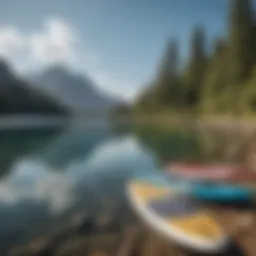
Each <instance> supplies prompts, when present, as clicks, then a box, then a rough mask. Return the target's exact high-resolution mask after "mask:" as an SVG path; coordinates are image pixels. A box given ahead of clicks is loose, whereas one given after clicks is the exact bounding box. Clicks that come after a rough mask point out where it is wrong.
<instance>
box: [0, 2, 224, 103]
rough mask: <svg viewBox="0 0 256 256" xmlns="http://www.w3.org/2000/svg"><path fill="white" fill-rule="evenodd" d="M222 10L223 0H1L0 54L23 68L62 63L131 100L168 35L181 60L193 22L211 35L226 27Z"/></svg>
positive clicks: (145, 80) (149, 74)
mask: <svg viewBox="0 0 256 256" xmlns="http://www.w3.org/2000/svg"><path fill="white" fill-rule="evenodd" d="M227 10H228V0H1V1H0V56H1V57H3V58H5V59H7V60H8V61H10V63H11V64H12V65H13V66H14V68H15V69H16V70H17V71H18V72H20V73H25V74H32V73H34V72H39V71H40V70H43V69H44V68H45V67H47V66H48V65H51V64H56V63H65V65H67V66H69V68H70V69H72V70H75V71H77V72H80V73H82V74H85V75H87V76H89V77H90V78H91V79H92V80H93V81H95V84H96V86H97V87H99V88H101V89H102V90H104V91H106V92H109V93H112V94H114V95H118V96H120V97H124V98H126V99H127V100H132V99H134V98H135V97H136V96H137V95H138V93H139V92H140V91H141V90H143V88H144V87H145V86H146V85H147V83H148V81H150V80H151V79H152V78H153V76H154V75H155V73H156V69H157V66H158V65H159V61H160V60H161V56H162V55H163V51H164V47H165V45H166V42H167V40H168V39H169V38H170V37H176V38H177V39H178V40H179V47H180V55H181V59H182V61H183V62H184V61H185V60H186V59H187V57H188V49H189V48H188V47H189V40H190V38H191V30H192V28H193V27H194V26H195V25H198V24H203V25H204V26H205V28H206V30H207V34H206V36H207V40H208V42H211V41H212V40H213V39H214V38H215V37H216V36H219V35H221V34H223V33H224V32H225V30H226V24H227V23H226V21H227ZM209 45H210V44H209V43H208V46H209Z"/></svg>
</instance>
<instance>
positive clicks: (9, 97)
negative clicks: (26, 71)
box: [0, 60, 68, 115]
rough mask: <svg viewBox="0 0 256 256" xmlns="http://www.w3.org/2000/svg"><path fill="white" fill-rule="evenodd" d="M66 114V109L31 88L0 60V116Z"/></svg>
mask: <svg viewBox="0 0 256 256" xmlns="http://www.w3.org/2000/svg"><path fill="white" fill-rule="evenodd" d="M67 113H68V111H67V109H66V107H64V106H63V105H61V104H59V103H58V102H57V101H55V100H54V99H53V98H51V97H50V96H49V95H46V94H44V93H42V92H40V91H38V90H36V88H33V87H32V86H31V85H29V83H28V82H27V81H25V80H24V79H21V78H19V77H18V76H17V75H16V74H15V72H14V71H13V70H12V68H11V66H10V65H9V64H8V63H7V62H6V61H5V60H0V115H12V114H22V115H23V114H33V115H34V114H36V115H39V114H40V115H41V114H43V115H45V114H47V115H48V114H50V115H52V114H54V115H55V114H57V115H63V114H67Z"/></svg>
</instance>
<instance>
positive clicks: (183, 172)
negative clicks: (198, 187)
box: [165, 162, 256, 182]
mask: <svg viewBox="0 0 256 256" xmlns="http://www.w3.org/2000/svg"><path fill="white" fill-rule="evenodd" d="M165 169H166V170H167V171H168V172H170V173H172V174H174V175H177V176H179V177H182V178H186V179H194V180H206V181H207V180H208V181H224V182H256V173H253V172H250V171H249V170H248V169H247V168H246V167H245V166H243V165H239V164H200V163H182V162H181V163H175V162H174V163H169V164H167V165H166V168H165Z"/></svg>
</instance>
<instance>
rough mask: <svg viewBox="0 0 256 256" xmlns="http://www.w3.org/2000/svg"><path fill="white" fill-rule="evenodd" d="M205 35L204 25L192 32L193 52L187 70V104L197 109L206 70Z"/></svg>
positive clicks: (185, 80) (185, 79)
mask: <svg viewBox="0 0 256 256" xmlns="http://www.w3.org/2000/svg"><path fill="white" fill-rule="evenodd" d="M206 64H207V61H206V54H205V35H204V29H203V28H202V27H197V28H196V29H195V30H194V31H193V34H192V40H191V54H190V59H189V63H188V67H187V70H186V71H185V72H186V73H185V77H184V83H185V102H184V103H185V104H186V105H187V107H189V108H190V109H191V108H192V109H193V110H195V109H196V108H197V104H198V101H199V98H200V95H201V89H202V86H203V79H204V74H205V70H206Z"/></svg>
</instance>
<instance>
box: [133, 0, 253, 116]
mask: <svg viewBox="0 0 256 256" xmlns="http://www.w3.org/2000/svg"><path fill="white" fill-rule="evenodd" d="M228 15H229V17H228V30H227V31H228V32H227V34H226V35H225V36H223V37H219V38H216V39H215V41H214V42H212V48H211V50H210V53H208V51H206V36H205V33H206V30H205V28H204V27H203V26H197V27H195V28H194V30H193V31H192V36H191V42H190V54H189V57H188V60H187V63H186V64H185V66H184V67H183V68H180V64H179V62H180V60H179V47H178V41H177V39H176V38H170V40H169V42H168V43H167V45H166V49H165V52H164V55H163V58H162V60H161V62H160V65H159V68H158V70H157V72H156V76H155V77H154V79H153V81H152V83H151V84H150V85H148V86H147V89H146V90H145V91H143V92H142V94H141V95H140V96H139V98H138V99H137V101H136V103H135V108H136V109H137V110H142V111H155V110H156V111H159V110H162V109H171V110H174V111H175V112H182V113H183V112H187V111H189V112H193V113H200V114H201V113H202V114H210V113H213V114H233V115H241V114H244V113H255V111H256V23H255V19H254V15H255V12H254V10H253V4H252V0H232V1H230V9H229V14H228Z"/></svg>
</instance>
